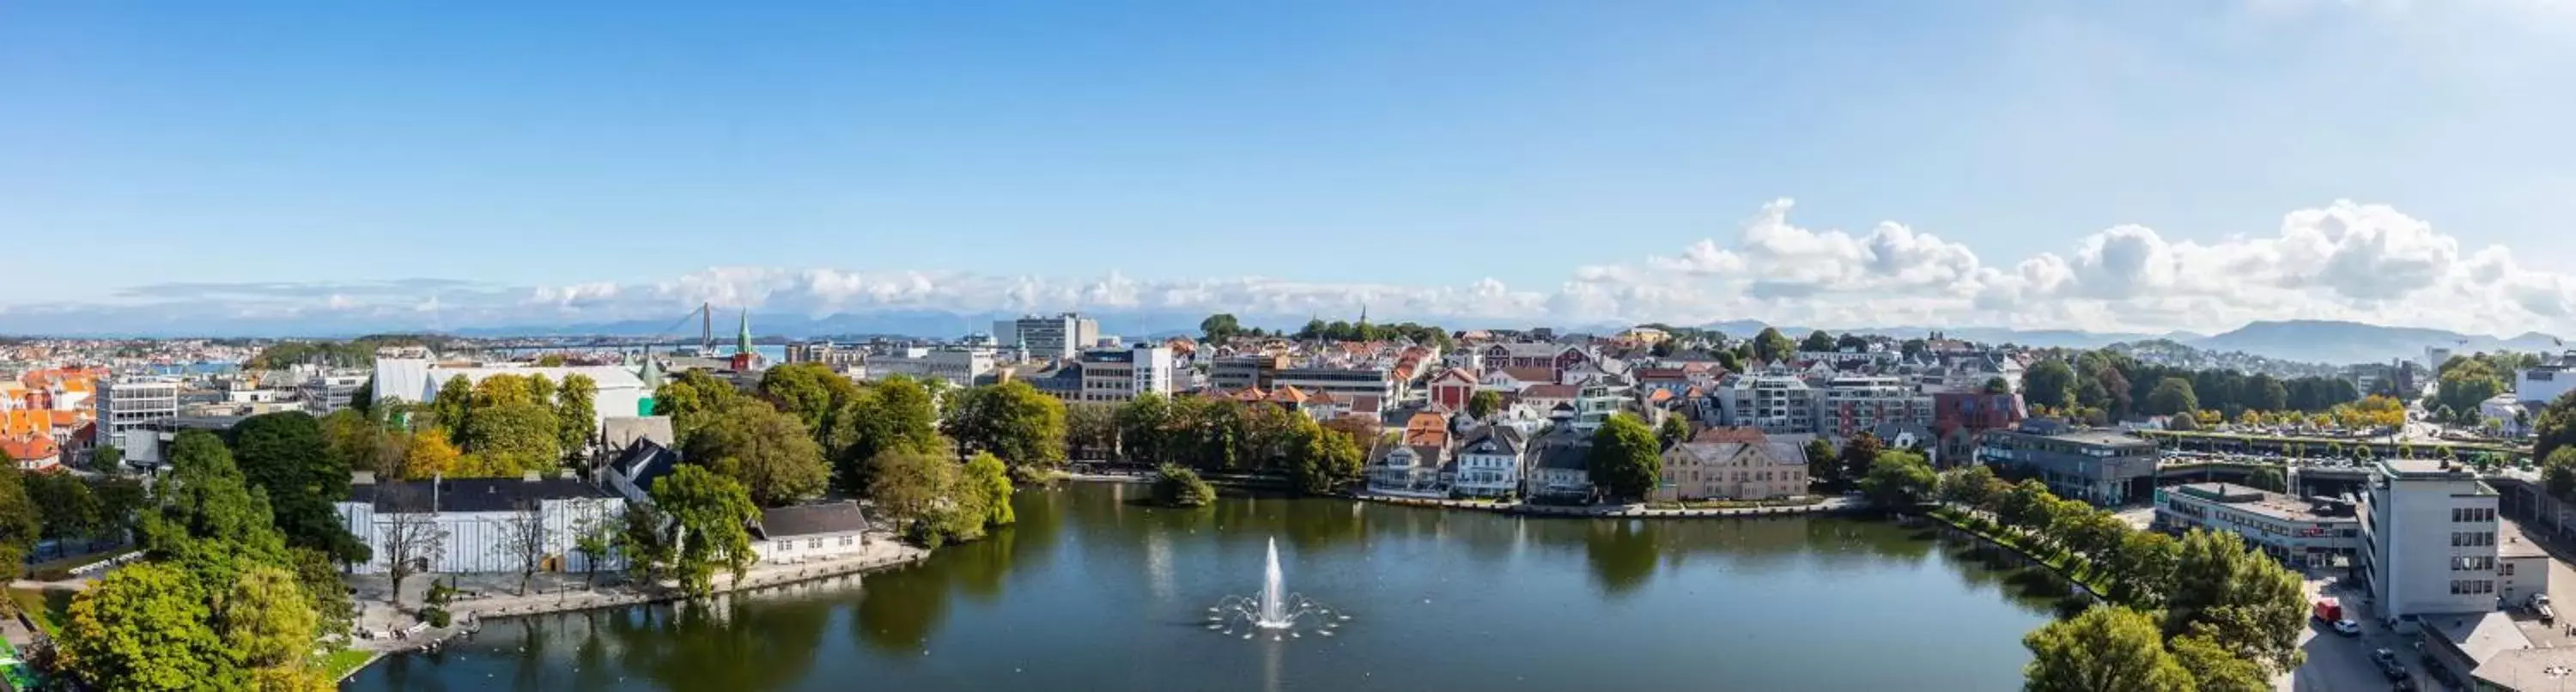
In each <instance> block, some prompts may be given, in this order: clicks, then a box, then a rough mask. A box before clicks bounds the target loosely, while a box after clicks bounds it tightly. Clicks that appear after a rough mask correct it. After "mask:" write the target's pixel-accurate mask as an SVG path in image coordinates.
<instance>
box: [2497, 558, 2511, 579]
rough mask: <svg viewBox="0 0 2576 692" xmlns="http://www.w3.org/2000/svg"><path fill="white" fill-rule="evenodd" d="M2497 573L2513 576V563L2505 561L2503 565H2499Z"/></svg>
mask: <svg viewBox="0 0 2576 692" xmlns="http://www.w3.org/2000/svg"><path fill="white" fill-rule="evenodd" d="M2496 574H2500V575H2504V576H2508V577H2510V576H2513V563H2510V562H2507V563H2504V564H2503V565H2502V566H2501V567H2499V568H2498V571H2497V572H2496Z"/></svg>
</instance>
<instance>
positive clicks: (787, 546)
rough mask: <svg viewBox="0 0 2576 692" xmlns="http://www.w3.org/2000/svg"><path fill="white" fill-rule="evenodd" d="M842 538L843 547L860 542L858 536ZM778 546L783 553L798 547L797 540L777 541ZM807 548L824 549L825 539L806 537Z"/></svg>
mask: <svg viewBox="0 0 2576 692" xmlns="http://www.w3.org/2000/svg"><path fill="white" fill-rule="evenodd" d="M840 540H841V543H840V545H841V547H844V548H847V547H850V546H852V545H857V544H858V542H859V539H858V538H856V537H852V536H842V537H841V539H840ZM776 548H777V550H778V552H782V553H784V552H788V551H792V550H795V549H796V542H795V541H779V542H778V543H777V545H776ZM805 549H806V550H822V549H823V539H820V538H809V539H805Z"/></svg>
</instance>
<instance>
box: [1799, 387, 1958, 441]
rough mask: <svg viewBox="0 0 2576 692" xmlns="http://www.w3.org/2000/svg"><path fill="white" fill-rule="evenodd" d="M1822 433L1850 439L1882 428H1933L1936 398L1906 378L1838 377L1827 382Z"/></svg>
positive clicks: (1820, 421) (1821, 420) (1820, 424)
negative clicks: (1899, 426) (1919, 389)
mask: <svg viewBox="0 0 2576 692" xmlns="http://www.w3.org/2000/svg"><path fill="white" fill-rule="evenodd" d="M1823 401H1824V403H1823V406H1822V407H1820V409H1819V411H1820V412H1821V413H1822V416H1821V417H1820V418H1819V419H1818V420H1817V424H1818V425H1819V426H1820V430H1819V431H1818V432H1820V433H1822V434H1824V435H1825V436H1827V437H1832V438H1834V439H1848V438H1850V437H1852V436H1854V435H1859V434H1860V433H1862V432H1864V431H1868V430H1873V429H1876V428H1878V427H1879V426H1881V425H1886V424H1891V423H1893V424H1898V425H1905V426H1922V427H1924V428H1927V429H1928V428H1930V427H1932V423H1933V420H1934V416H1933V408H1932V397H1931V396H1930V395H1926V394H1921V393H1917V392H1915V391H1914V387H1913V386H1912V385H1910V384H1908V383H1907V382H1906V381H1905V378H1902V377H1858V376H1849V377H1837V378H1834V379H1832V380H1828V381H1826V382H1825V391H1824V395H1823Z"/></svg>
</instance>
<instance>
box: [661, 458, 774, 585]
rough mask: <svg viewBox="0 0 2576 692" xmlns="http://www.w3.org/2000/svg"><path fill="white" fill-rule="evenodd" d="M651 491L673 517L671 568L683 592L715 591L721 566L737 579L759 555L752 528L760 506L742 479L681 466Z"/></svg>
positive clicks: (694, 466) (662, 507)
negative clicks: (756, 506)
mask: <svg viewBox="0 0 2576 692" xmlns="http://www.w3.org/2000/svg"><path fill="white" fill-rule="evenodd" d="M651 493H652V496H653V506H654V507H655V508H656V509H658V510H659V511H661V512H662V513H663V514H664V515H666V516H668V517H670V529H669V531H670V532H671V536H670V537H669V538H668V539H667V540H668V543H669V544H670V545H671V546H673V550H672V551H671V559H672V560H673V562H674V563H675V564H673V565H671V569H670V572H671V573H672V574H673V575H675V576H677V577H679V580H680V588H681V590H683V591H687V592H688V593H690V594H692V595H698V596H704V595H706V594H708V593H712V592H713V591H714V590H715V574H716V571H717V570H718V569H723V570H726V571H728V572H731V573H732V574H733V578H734V580H735V581H736V582H740V581H741V580H742V576H743V574H744V573H745V571H747V570H749V569H750V568H751V563H752V561H753V560H755V559H757V555H755V554H754V553H753V552H752V549H751V532H750V529H749V528H748V527H749V526H750V524H751V521H752V520H753V519H756V518H758V517H759V516H760V510H759V509H757V508H755V507H754V506H753V505H752V502H751V493H750V492H749V491H747V490H744V489H743V487H742V484H741V483H736V482H734V480H733V479H731V478H726V477H724V476H720V475H717V474H715V473H714V472H710V471H708V470H706V469H705V468H703V467H700V466H696V465H682V466H681V467H680V468H679V469H677V470H675V471H673V472H672V473H671V475H668V476H664V477H662V479H661V480H660V481H659V482H656V483H654V484H653V490H652V491H651Z"/></svg>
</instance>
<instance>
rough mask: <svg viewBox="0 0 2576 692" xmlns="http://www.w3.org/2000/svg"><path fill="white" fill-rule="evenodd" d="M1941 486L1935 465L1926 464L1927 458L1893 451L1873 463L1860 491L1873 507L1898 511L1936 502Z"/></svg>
mask: <svg viewBox="0 0 2576 692" xmlns="http://www.w3.org/2000/svg"><path fill="white" fill-rule="evenodd" d="M1937 482H1938V478H1937V477H1936V476H1935V475H1934V474H1933V473H1932V463H1931V462H1928V461H1924V459H1923V455H1921V454H1916V453H1913V452H1908V451H1904V450H1895V449H1891V450H1887V451H1883V452H1879V454H1878V460H1877V461H1875V462H1871V463H1870V467H1869V474H1868V475H1866V476H1862V477H1861V479H1860V490H1861V493H1862V494H1863V495H1865V496H1867V497H1868V498H1869V503H1870V504H1871V505H1875V506H1877V507H1878V508H1879V509H1882V510H1896V509H1905V508H1909V507H1913V506H1915V505H1916V504H1918V503H1921V502H1924V501H1926V500H1930V499H1932V490H1933V487H1934V485H1935V484H1936V483H1937Z"/></svg>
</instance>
